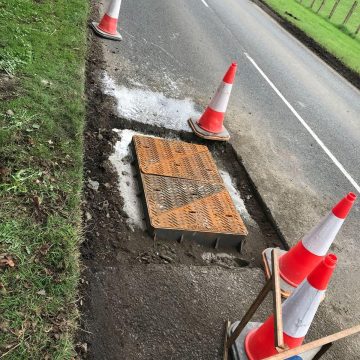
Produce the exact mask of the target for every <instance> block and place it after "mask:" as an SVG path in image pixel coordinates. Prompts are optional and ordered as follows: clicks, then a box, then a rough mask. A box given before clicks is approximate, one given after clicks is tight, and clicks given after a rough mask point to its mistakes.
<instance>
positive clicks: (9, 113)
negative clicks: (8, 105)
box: [6, 109, 15, 116]
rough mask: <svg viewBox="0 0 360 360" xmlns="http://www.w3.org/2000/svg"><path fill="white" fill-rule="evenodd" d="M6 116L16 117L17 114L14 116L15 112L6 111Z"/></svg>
mask: <svg viewBox="0 0 360 360" xmlns="http://www.w3.org/2000/svg"><path fill="white" fill-rule="evenodd" d="M6 115H8V116H14V115H15V114H14V112H13V111H12V110H10V109H9V110H8V111H6Z"/></svg>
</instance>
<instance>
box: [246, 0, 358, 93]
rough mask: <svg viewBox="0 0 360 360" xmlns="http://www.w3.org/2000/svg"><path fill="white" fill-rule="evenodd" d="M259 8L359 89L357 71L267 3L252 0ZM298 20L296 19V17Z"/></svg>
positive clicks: (260, 0)
mask: <svg viewBox="0 0 360 360" xmlns="http://www.w3.org/2000/svg"><path fill="white" fill-rule="evenodd" d="M252 1H253V2H254V3H255V4H257V5H258V6H259V7H260V8H262V9H263V10H264V11H265V12H266V13H267V14H269V15H270V16H271V17H272V18H273V19H275V20H276V21H277V22H278V23H279V24H280V25H281V26H282V27H284V28H285V29H286V30H287V31H289V32H290V33H291V34H292V35H294V36H295V37H296V38H297V39H298V40H300V41H301V42H302V43H303V44H304V45H306V46H307V47H308V48H309V49H311V50H312V51H313V52H314V53H316V54H317V55H318V56H319V57H320V58H321V59H323V60H324V61H325V62H326V63H327V64H328V65H330V66H331V67H332V68H333V69H335V70H336V71H337V72H338V73H339V74H341V75H342V76H343V77H344V78H345V79H347V80H348V81H349V82H350V83H351V84H353V85H354V86H355V87H357V88H358V89H360V76H359V74H358V73H357V72H355V71H353V70H351V69H350V68H348V67H347V66H346V65H345V64H344V63H343V62H342V61H341V60H339V59H338V58H337V57H335V56H334V55H332V54H331V53H330V52H329V51H328V50H326V49H325V48H324V47H322V46H321V45H320V44H318V43H317V42H316V41H315V40H314V39H312V38H311V37H309V36H308V35H307V34H306V33H305V32H304V31H302V30H300V29H299V28H298V27H296V25H294V24H292V23H291V22H289V21H288V20H287V19H286V18H285V17H283V16H281V15H279V14H278V13H276V12H275V11H274V10H273V9H272V8H271V7H270V6H269V5H268V4H266V3H265V2H263V1H262V0H252ZM296 20H298V19H296Z"/></svg>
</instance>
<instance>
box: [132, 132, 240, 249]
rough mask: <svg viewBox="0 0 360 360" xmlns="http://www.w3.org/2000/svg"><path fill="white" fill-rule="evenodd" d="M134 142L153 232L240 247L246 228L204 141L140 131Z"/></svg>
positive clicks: (158, 234)
mask: <svg viewBox="0 0 360 360" xmlns="http://www.w3.org/2000/svg"><path fill="white" fill-rule="evenodd" d="M133 143H134V148H135V153H136V158H137V165H138V167H139V170H140V175H141V186H142V189H143V194H144V201H145V204H146V215H147V222H148V226H149V229H150V230H151V232H152V234H153V235H154V236H155V235H156V236H162V237H164V238H173V239H178V238H179V237H181V239H183V238H184V237H185V238H190V239H192V240H196V241H198V242H200V243H204V244H209V243H210V244H213V245H214V246H218V245H219V242H221V244H223V245H224V246H229V245H230V246H240V247H241V245H242V244H243V240H242V239H243V237H244V236H245V235H247V229H246V227H245V225H244V223H243V221H242V219H241V217H240V215H239V213H238V212H237V210H236V208H235V205H234V203H233V201H232V199H231V197H230V194H229V193H228V191H227V190H226V188H225V184H224V182H223V180H222V178H221V176H220V174H219V172H218V170H217V168H216V164H215V162H214V160H213V158H212V156H211V154H210V152H209V150H208V149H207V147H205V146H201V145H195V144H189V143H185V142H182V141H174V140H164V139H159V138H153V137H147V136H138V135H136V136H134V137H133Z"/></svg>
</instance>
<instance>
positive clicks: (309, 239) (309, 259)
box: [279, 193, 356, 287]
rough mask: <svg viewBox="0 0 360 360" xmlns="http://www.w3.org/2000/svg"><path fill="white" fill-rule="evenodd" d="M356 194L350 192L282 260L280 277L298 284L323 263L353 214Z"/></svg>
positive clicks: (295, 284) (294, 285) (294, 284)
mask: <svg viewBox="0 0 360 360" xmlns="http://www.w3.org/2000/svg"><path fill="white" fill-rule="evenodd" d="M355 200H356V195H355V194H354V193H348V194H347V196H345V197H344V198H343V199H342V200H340V201H339V202H338V203H337V204H336V205H335V206H334V207H333V209H332V211H331V212H330V213H329V214H328V215H327V216H325V217H324V218H323V219H322V220H321V222H320V223H319V224H318V225H316V226H315V227H314V228H313V229H312V230H311V231H310V233H308V234H307V235H306V236H304V238H303V239H302V240H301V241H299V242H298V243H297V244H296V245H295V246H294V247H293V248H291V249H290V250H289V251H288V252H287V253H286V254H284V255H282V256H281V257H280V259H279V267H280V276H281V278H282V279H283V280H284V281H285V282H286V283H288V284H290V285H291V286H293V287H297V286H298V285H299V284H300V283H301V282H302V281H303V280H304V279H305V278H306V276H307V275H308V274H309V273H310V272H311V271H312V270H313V269H314V268H315V267H316V266H317V265H318V264H319V263H320V262H321V260H322V259H323V258H324V256H325V255H326V253H327V252H328V250H329V248H330V246H331V244H332V243H333V241H334V240H335V237H336V235H337V233H338V232H339V230H340V228H341V226H342V224H343V222H344V220H345V218H346V217H347V215H348V214H349V212H350V210H351V208H352V206H353V205H354V202H355Z"/></svg>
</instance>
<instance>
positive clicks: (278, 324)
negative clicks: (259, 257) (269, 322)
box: [271, 249, 284, 349]
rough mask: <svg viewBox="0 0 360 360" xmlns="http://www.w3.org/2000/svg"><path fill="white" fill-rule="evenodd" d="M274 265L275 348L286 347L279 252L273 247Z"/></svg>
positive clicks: (272, 257)
mask: <svg viewBox="0 0 360 360" xmlns="http://www.w3.org/2000/svg"><path fill="white" fill-rule="evenodd" d="M271 266H272V288H273V307H274V320H275V321H274V331H275V348H281V349H283V348H284V335H283V322H282V308H281V290H280V271H279V252H278V249H273V250H272V252H271Z"/></svg>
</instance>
